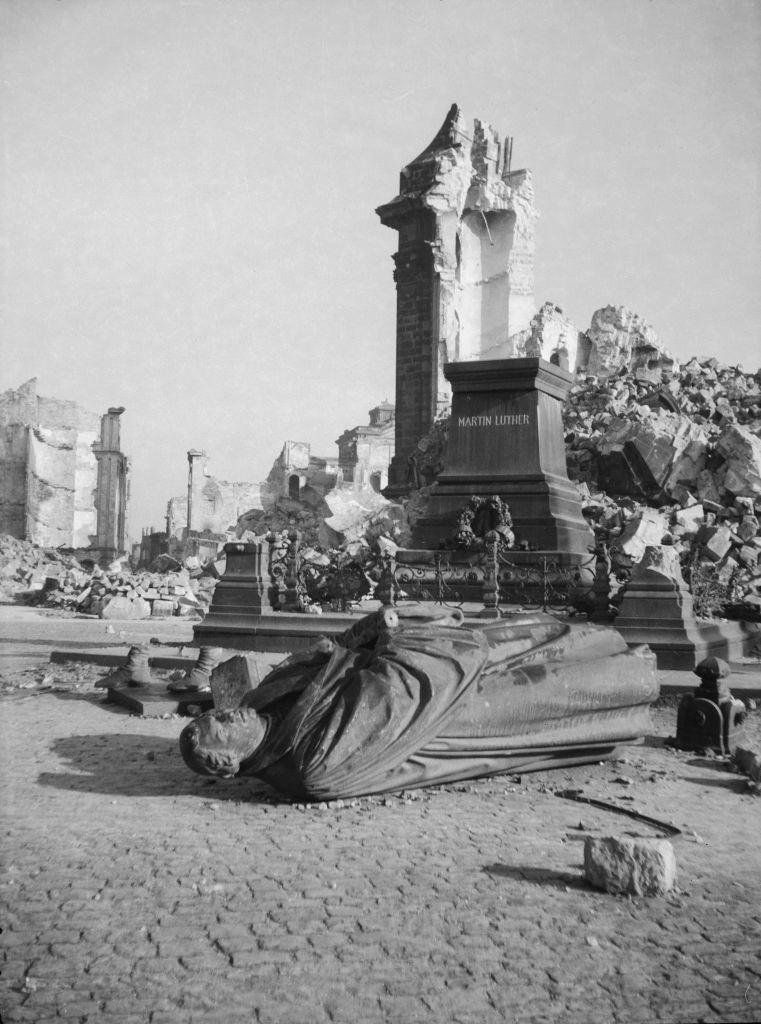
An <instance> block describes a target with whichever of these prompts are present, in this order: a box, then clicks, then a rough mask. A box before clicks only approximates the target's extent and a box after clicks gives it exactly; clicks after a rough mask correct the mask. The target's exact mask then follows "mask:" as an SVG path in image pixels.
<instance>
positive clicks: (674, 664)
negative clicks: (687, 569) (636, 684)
mask: <svg viewBox="0 0 761 1024" xmlns="http://www.w3.org/2000/svg"><path fill="white" fill-rule="evenodd" d="M613 626H614V627H615V629H616V630H618V632H619V633H620V634H621V636H622V637H623V638H624V640H625V641H626V642H627V644H628V645H629V646H630V647H636V646H638V645H639V644H647V645H648V647H649V648H650V649H651V650H652V652H653V654H655V656H656V658H657V661H658V668H659V669H677V670H684V671H692V670H693V669H694V668H695V666H696V665H697V664H698V662H700V661H702V660H703V658H707V657H708V656H709V655H715V656H716V657H719V658H724V659H725V660H726V661H730V660H734V659H737V658H741V657H742V656H743V654H744V653H745V651H746V650H747V649H748V648H749V647H750V646H751V644H752V643H754V642H755V641H756V640H757V639H758V637H759V635H761V634H759V630H758V626H757V625H756V624H755V623H746V622H728V621H726V620H707V619H697V618H696V617H695V613H694V611H693V607H692V595H691V594H690V592H689V590H688V588H687V584H686V583H685V582H684V579H683V577H682V574H681V570H680V568H679V559H678V557H677V552H676V549H675V548H673V547H668V546H664V547H660V546H650V547H648V548H646V550H645V554H644V556H643V558H642V561H641V562H639V563H638V565H637V566H636V567H635V569H634V573H633V574H632V578H631V580H630V581H629V583H628V584H627V586H626V591H625V593H624V599H623V602H622V604H621V610H620V611H619V613H618V615H617V617H616V619H615V621H614V622H613Z"/></svg>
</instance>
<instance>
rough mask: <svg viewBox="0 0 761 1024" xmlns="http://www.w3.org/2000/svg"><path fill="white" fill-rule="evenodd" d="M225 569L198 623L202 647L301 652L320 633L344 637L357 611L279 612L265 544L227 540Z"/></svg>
mask: <svg viewBox="0 0 761 1024" xmlns="http://www.w3.org/2000/svg"><path fill="white" fill-rule="evenodd" d="M225 556H226V567H225V574H224V576H223V577H222V579H221V580H220V581H219V583H218V584H217V586H216V588H215V590H214V598H213V600H212V603H211V608H210V609H209V612H208V614H207V615H206V617H205V618H204V620H203V621H202V622H199V623H198V625H197V626H195V627H194V628H193V643H194V644H195V645H197V646H199V647H226V648H230V649H232V650H239V651H283V652H288V651H297V650H303V649H304V648H307V647H309V646H311V644H312V643H314V641H315V640H317V639H318V637H320V636H338V635H340V634H341V633H343V632H344V630H346V629H348V628H349V626H350V625H351V624H352V622H356V619H357V616H356V615H349V614H341V613H336V614H333V615H306V614H304V613H302V612H293V613H290V612H282V611H276V610H275V607H274V605H273V599H274V596H275V593H274V588H273V584H272V579H271V577H270V575H269V572H268V565H267V550H266V547H265V545H264V544H243V543H232V544H226V545H225Z"/></svg>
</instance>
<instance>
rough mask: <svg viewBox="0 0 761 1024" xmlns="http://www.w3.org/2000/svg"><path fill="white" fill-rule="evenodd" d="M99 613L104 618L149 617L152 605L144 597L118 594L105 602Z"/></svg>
mask: <svg viewBox="0 0 761 1024" xmlns="http://www.w3.org/2000/svg"><path fill="white" fill-rule="evenodd" d="M99 615H100V617H101V618H102V619H148V618H150V615H151V606H150V604H149V603H148V601H144V600H143V599H142V597H122V596H121V595H118V594H117V595H116V596H115V597H111V598H108V599H107V600H105V601H104V602H103V606H102V607H101V609H100V612H99Z"/></svg>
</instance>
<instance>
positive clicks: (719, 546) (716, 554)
mask: <svg viewBox="0 0 761 1024" xmlns="http://www.w3.org/2000/svg"><path fill="white" fill-rule="evenodd" d="M731 547H732V534H731V532H730V529H729V527H728V526H713V527H711V528H710V529H708V530H706V531H705V533H704V534H703V554H704V556H705V557H706V558H707V559H708V560H709V561H711V562H720V561H721V560H722V558H724V556H725V555H726V553H727V552H728V551H729V549H730V548H731Z"/></svg>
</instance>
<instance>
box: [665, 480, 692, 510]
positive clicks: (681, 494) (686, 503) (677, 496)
mask: <svg viewBox="0 0 761 1024" xmlns="http://www.w3.org/2000/svg"><path fill="white" fill-rule="evenodd" d="M671 497H672V498H673V499H674V501H676V502H678V504H680V505H681V506H682V508H689V507H690V506H691V505H694V504H696V502H697V498H696V497H695V495H694V494H693V493H692V491H688V490H687V488H686V487H683V486H682V484H674V486H673V487H672V488H671Z"/></svg>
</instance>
